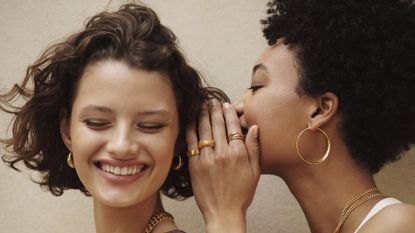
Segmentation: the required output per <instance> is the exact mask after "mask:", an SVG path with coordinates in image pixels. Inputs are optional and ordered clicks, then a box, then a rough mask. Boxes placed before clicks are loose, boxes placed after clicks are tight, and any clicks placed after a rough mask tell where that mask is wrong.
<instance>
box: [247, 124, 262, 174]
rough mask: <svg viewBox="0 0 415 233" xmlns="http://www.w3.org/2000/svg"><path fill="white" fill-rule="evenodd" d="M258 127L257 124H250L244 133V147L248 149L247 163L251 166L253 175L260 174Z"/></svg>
mask: <svg viewBox="0 0 415 233" xmlns="http://www.w3.org/2000/svg"><path fill="white" fill-rule="evenodd" d="M258 135H259V128H258V126H257V125H253V126H251V128H249V131H248V134H247V135H246V140H245V144H246V148H247V150H248V158H249V163H250V164H251V167H252V172H253V174H254V176H255V177H258V178H259V176H260V175H261V166H260V161H259V160H260V146H259V137H258Z"/></svg>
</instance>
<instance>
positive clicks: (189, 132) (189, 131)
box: [186, 122, 200, 166]
mask: <svg viewBox="0 0 415 233" xmlns="http://www.w3.org/2000/svg"><path fill="white" fill-rule="evenodd" d="M186 144H187V151H188V153H189V152H191V151H192V150H199V149H198V146H197V134H196V123H195V122H191V123H190V124H189V125H188V126H187V128H186ZM199 153H200V152H199ZM188 156H189V166H190V165H191V163H193V162H192V161H196V160H197V159H199V155H193V156H192V155H189V154H188Z"/></svg>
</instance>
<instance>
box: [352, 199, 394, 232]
mask: <svg viewBox="0 0 415 233" xmlns="http://www.w3.org/2000/svg"><path fill="white" fill-rule="evenodd" d="M399 203H402V202H401V201H399V200H398V199H396V198H393V197H387V198H384V199H382V200H380V201H379V202H378V203H376V205H375V206H373V208H372V209H371V210H370V211H369V213H368V214H367V215H366V217H365V218H364V219H363V221H362V223H360V225H359V227H358V228H357V229H356V231H355V232H354V233H357V232H358V231H359V230H360V228H361V227H362V226H363V225H364V224H365V223H366V222H367V221H369V219H371V218H372V217H373V216H374V215H375V214H377V213H378V212H379V211H381V210H382V209H383V208H385V207H387V206H390V205H393V204H399Z"/></svg>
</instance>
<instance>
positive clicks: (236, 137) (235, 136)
mask: <svg viewBox="0 0 415 233" xmlns="http://www.w3.org/2000/svg"><path fill="white" fill-rule="evenodd" d="M244 138H245V137H244V135H242V134H241V133H231V134H229V135H228V142H230V141H232V140H242V141H243V140H244Z"/></svg>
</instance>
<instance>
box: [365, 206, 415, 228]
mask: <svg viewBox="0 0 415 233" xmlns="http://www.w3.org/2000/svg"><path fill="white" fill-rule="evenodd" d="M373 232H376V233H383V232H385V233H390V232H394V233H410V232H412V233H413V232H415V206H414V205H411V204H405V203H402V204H394V205H390V206H388V207H385V208H384V209H382V210H381V211H380V212H379V213H377V214H375V215H374V216H373V217H372V218H371V219H370V220H369V221H368V222H367V223H366V224H365V225H363V226H362V228H361V229H360V230H359V233H373Z"/></svg>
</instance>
